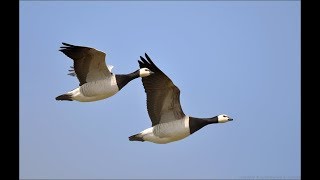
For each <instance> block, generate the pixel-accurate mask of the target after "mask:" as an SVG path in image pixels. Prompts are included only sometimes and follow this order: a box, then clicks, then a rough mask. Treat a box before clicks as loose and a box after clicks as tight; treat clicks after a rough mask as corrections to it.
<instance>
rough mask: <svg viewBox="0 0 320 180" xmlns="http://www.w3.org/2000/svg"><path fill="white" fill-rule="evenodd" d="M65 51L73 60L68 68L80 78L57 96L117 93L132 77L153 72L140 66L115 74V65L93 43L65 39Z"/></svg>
mask: <svg viewBox="0 0 320 180" xmlns="http://www.w3.org/2000/svg"><path fill="white" fill-rule="evenodd" d="M62 44H63V45H64V46H62V47H60V48H61V49H60V50H59V51H61V52H62V53H64V54H65V55H66V56H68V57H69V58H71V59H72V60H73V66H71V69H70V70H69V72H70V73H69V74H68V75H71V76H76V77H77V78H78V80H79V82H80V83H79V87H78V88H76V89H74V90H72V91H69V92H67V93H65V94H62V95H60V96H57V97H56V100H60V101H73V100H75V101H80V102H92V101H98V100H102V99H105V98H108V97H111V96H113V95H115V94H116V93H117V92H119V91H120V90H121V89H122V88H123V87H124V86H125V85H127V84H128V83H129V82H130V81H131V80H133V79H136V78H138V77H142V78H143V77H147V76H149V75H151V74H153V72H152V71H150V70H149V69H148V68H140V69H139V70H136V71H134V72H132V73H129V74H114V73H112V72H111V70H112V68H113V66H111V65H108V66H106V62H105V57H106V54H105V53H104V52H102V51H99V50H97V49H94V48H91V47H84V46H75V45H71V44H68V43H64V42H63V43H62Z"/></svg>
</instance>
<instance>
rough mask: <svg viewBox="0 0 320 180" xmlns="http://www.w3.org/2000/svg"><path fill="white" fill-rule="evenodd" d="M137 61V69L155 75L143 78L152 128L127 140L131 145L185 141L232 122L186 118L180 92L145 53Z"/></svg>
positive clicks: (222, 118)
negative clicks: (204, 131) (206, 130)
mask: <svg viewBox="0 0 320 180" xmlns="http://www.w3.org/2000/svg"><path fill="white" fill-rule="evenodd" d="M145 57H146V59H147V60H146V59H145V58H143V57H141V56H140V59H141V60H138V63H139V66H140V68H148V69H150V70H151V71H153V72H154V74H153V75H152V76H149V77H145V78H142V83H143V86H144V89H145V93H146V95H147V110H148V114H149V117H150V119H151V122H152V127H150V128H147V129H145V130H143V131H141V132H140V133H138V134H135V135H132V136H130V137H129V140H130V141H141V142H144V141H149V142H153V143H157V144H166V143H170V142H174V141H178V140H181V139H184V138H186V137H188V136H189V135H191V134H193V133H194V132H196V131H198V130H199V129H201V128H203V127H204V126H206V125H209V124H213V123H225V122H229V121H232V120H233V119H232V118H230V117H229V116H228V115H226V114H220V115H218V116H214V117H212V118H196V117H192V116H188V115H185V114H184V112H183V110H182V108H181V104H180V90H179V88H178V87H177V86H176V85H174V83H173V82H172V81H171V79H170V78H169V77H168V76H167V75H166V74H164V73H163V72H162V71H161V70H160V69H159V68H158V67H157V66H156V65H155V64H154V63H153V62H152V60H151V59H150V57H149V56H148V55H147V54H146V53H145Z"/></svg>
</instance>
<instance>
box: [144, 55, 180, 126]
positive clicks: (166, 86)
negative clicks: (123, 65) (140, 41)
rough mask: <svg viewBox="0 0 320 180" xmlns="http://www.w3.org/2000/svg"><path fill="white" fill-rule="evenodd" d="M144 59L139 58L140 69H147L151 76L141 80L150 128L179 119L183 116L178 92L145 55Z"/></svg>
mask: <svg viewBox="0 0 320 180" xmlns="http://www.w3.org/2000/svg"><path fill="white" fill-rule="evenodd" d="M145 56H146V59H145V58H143V57H141V56H140V59H141V60H139V61H138V62H139V66H140V68H148V69H150V70H151V71H153V72H154V74H153V75H151V76H147V77H144V78H142V83H143V86H144V89H145V92H146V94H147V109H148V114H149V117H150V119H151V121H152V126H155V125H157V124H160V123H165V122H170V121H174V120H178V119H181V118H182V117H184V116H185V114H184V113H183V111H182V108H181V105H180V90H179V88H178V87H177V86H175V85H174V84H173V82H172V81H171V79H170V78H169V77H168V76H167V75H165V74H164V73H163V72H162V71H161V70H160V69H159V68H158V67H157V66H156V65H155V64H154V63H153V62H152V60H151V59H150V57H149V56H148V55H147V54H145Z"/></svg>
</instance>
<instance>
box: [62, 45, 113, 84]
mask: <svg viewBox="0 0 320 180" xmlns="http://www.w3.org/2000/svg"><path fill="white" fill-rule="evenodd" d="M62 44H63V45H64V46H62V47H61V49H60V50H59V51H61V52H63V53H64V54H65V55H66V56H68V57H69V58H71V59H72V60H73V62H74V66H73V67H72V69H71V70H69V71H70V73H69V75H76V76H77V78H78V79H79V82H80V84H79V85H80V86H81V85H82V84H84V83H87V82H90V81H96V80H100V79H105V78H106V77H108V76H110V74H111V73H110V71H109V69H108V68H107V66H106V62H105V57H106V54H105V53H104V52H101V51H98V50H96V49H94V48H90V47H84V46H75V45H72V44H68V43H62ZM73 70H74V71H73Z"/></svg>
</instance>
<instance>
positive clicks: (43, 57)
mask: <svg viewBox="0 0 320 180" xmlns="http://www.w3.org/2000/svg"><path fill="white" fill-rule="evenodd" d="M300 6H301V4H300V1H280V2H278V1H229V2H223V1H201V2H196V1H184V2H179V1H175V2H168V1H165V2H159V1H157V2H148V1H135V2H127V1H122V2H115V1H95V2H87V1H75V2H72V1H69V2H63V1H59V2H56V1H49V2H38V1H20V94H19V95H20V178H31V179H36V178H65V179H68V178H86V179H92V178H105V179H108V178H112V179H114V178H148V179H151V178H171V179H172V178H184V179H185V178H210V179H215V178H236V179H237V178H256V177H258V178H299V177H300V173H301V171H300V168H301V165H300V163H301V161H300V158H301V155H300V153H301V150H300V146H301V141H300V140H301V138H300V127H301V123H300V116H301V111H300V106H301V105H300V102H301V101H300V92H301V91H300V85H301V78H300V73H301V71H300V67H301V63H300V57H301V50H300V48H301V45H300V43H301V41H300V33H301V29H300V26H301V18H300ZM61 42H67V43H71V44H75V45H83V46H90V47H94V48H97V49H99V50H102V51H104V52H106V53H107V63H108V64H111V65H113V66H114V69H113V72H115V73H129V72H132V71H134V70H136V69H137V68H138V63H137V60H138V59H139V56H140V55H143V54H144V53H145V52H147V53H148V54H149V55H150V57H151V58H152V59H153V60H154V62H155V63H156V64H157V65H158V67H160V68H161V69H162V70H163V71H164V72H165V73H166V74H167V75H168V76H169V77H170V78H171V79H172V81H173V82H174V83H175V84H176V85H177V86H178V87H179V88H180V90H181V97H180V98H181V104H182V107H183V110H184V112H185V113H186V114H187V115H192V116H195V117H212V116H215V115H218V114H221V113H225V114H228V115H230V116H231V117H233V118H234V121H232V122H228V123H225V124H214V125H210V126H207V127H204V128H203V129H201V130H200V131H198V132H196V133H195V134H193V135H192V136H189V137H187V138H186V139H183V140H181V141H178V142H173V143H170V144H165V145H159V144H153V143H149V142H144V143H140V142H130V141H129V140H128V137H129V136H130V135H132V134H135V133H138V132H140V131H142V130H144V129H146V128H148V127H150V125H151V121H150V120H149V116H148V113H147V109H146V100H145V98H146V95H145V92H144V89H143V86H142V82H141V80H140V79H136V80H134V81H132V82H131V83H130V84H128V85H127V86H126V87H124V88H123V89H122V91H121V92H120V93H118V94H116V95H115V96H113V97H111V98H109V99H106V100H102V101H98V102H91V103H80V102H58V101H56V100H55V97H56V96H57V95H60V94H62V93H64V92H66V91H69V90H72V89H74V88H76V87H77V86H78V83H79V82H78V80H77V79H76V78H74V77H71V76H68V75H67V73H68V69H69V66H71V65H72V60H71V59H69V58H68V57H66V56H65V55H64V54H62V53H61V52H59V51H58V50H59V47H60V45H61Z"/></svg>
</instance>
